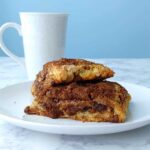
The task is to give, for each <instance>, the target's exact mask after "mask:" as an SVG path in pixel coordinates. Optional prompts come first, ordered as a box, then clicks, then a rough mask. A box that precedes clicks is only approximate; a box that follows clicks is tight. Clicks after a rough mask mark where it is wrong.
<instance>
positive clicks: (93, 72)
mask: <svg viewBox="0 0 150 150" xmlns="http://www.w3.org/2000/svg"><path fill="white" fill-rule="evenodd" d="M113 75H114V72H113V71H112V70H111V69H110V68H108V67H106V66H104V65H102V64H97V63H94V62H90V61H86V60H82V59H66V58H62V59H60V60H57V61H52V62H49V63H47V64H45V65H44V67H43V70H42V71H41V72H40V73H39V74H38V75H37V78H36V80H35V82H34V84H33V86H32V94H33V95H34V96H39V95H43V94H44V93H45V91H46V90H47V89H49V88H50V87H51V86H53V85H56V84H62V83H71V82H75V81H89V80H104V79H106V78H110V77H112V76H113Z"/></svg>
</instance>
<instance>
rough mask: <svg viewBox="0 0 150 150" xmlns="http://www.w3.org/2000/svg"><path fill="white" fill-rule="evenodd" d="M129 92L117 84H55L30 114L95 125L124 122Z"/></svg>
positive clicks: (28, 109)
mask: <svg viewBox="0 0 150 150" xmlns="http://www.w3.org/2000/svg"><path fill="white" fill-rule="evenodd" d="M130 98H131V97H130V95H129V93H128V92H127V90H126V89H125V88H124V87H122V86H121V85H119V84H118V83H116V82H109V81H88V82H87V81H86V82H72V83H69V84H65V85H62V84H61V85H53V86H51V87H49V89H48V90H47V91H46V92H45V94H44V95H42V96H39V97H35V100H34V101H33V103H32V105H31V106H27V107H26V109H25V112H26V113H27V114H36V115H42V116H47V117H50V118H70V119H75V120H81V121H83V122H85V121H90V122H91V121H92V122H118V123H119V122H124V121H125V119H126V114H127V110H128V104H129V101H130Z"/></svg>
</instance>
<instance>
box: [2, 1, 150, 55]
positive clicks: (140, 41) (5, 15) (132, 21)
mask: <svg viewBox="0 0 150 150" xmlns="http://www.w3.org/2000/svg"><path fill="white" fill-rule="evenodd" d="M20 11H60V12H61V11H65V12H68V13H70V18H69V22H68V31H67V41H66V42H67V43H66V52H65V55H66V56H68V57H89V58H100V57H109V58H110V57H115V58H116V57H122V58H126V57H128V58H130V57H150V1H149V0H143V1H142V0H124V1H122V0H74V1H73V0H22V1H21V0H1V1H0V25H2V24H3V23H5V22H7V21H15V22H18V23H19V16H18V12H20ZM4 39H5V41H6V44H7V45H8V47H9V48H11V49H12V50H13V52H14V53H15V54H17V55H19V56H23V48H22V40H21V38H20V37H19V36H18V35H17V32H16V31H14V30H12V29H10V30H8V31H7V32H6V34H5V36H4ZM0 55H1V56H4V54H3V52H2V51H0Z"/></svg>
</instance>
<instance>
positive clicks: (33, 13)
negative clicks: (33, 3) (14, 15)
mask: <svg viewBox="0 0 150 150" xmlns="http://www.w3.org/2000/svg"><path fill="white" fill-rule="evenodd" d="M19 14H25V15H64V16H68V15H69V13H66V12H19Z"/></svg>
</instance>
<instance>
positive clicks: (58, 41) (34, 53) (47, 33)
mask: <svg viewBox="0 0 150 150" xmlns="http://www.w3.org/2000/svg"><path fill="white" fill-rule="evenodd" d="M67 19H68V14H66V13H34V12H31V13H30V12H21V13H20V20H21V25H19V24H17V23H13V22H8V23H5V24H3V25H2V26H1V27H0V47H1V49H2V50H3V51H4V52H5V53H6V54H7V55H8V56H9V57H10V58H12V59H13V60H14V61H16V62H17V63H19V64H20V65H22V66H25V67H26V70H27V74H28V78H29V79H30V80H33V79H35V76H36V74H37V73H38V72H39V71H40V70H41V69H42V66H43V65H44V64H45V63H46V62H48V61H50V60H54V59H58V58H60V57H63V54H64V48H65V35H66V26H67ZM10 27H11V28H15V29H16V30H17V31H18V33H19V35H21V36H22V37H23V46H24V55H25V64H24V63H23V62H21V61H20V59H19V57H18V56H16V55H14V54H13V53H12V52H11V51H10V50H9V49H8V48H7V47H6V46H5V44H4V42H3V33H4V31H5V30H6V29H7V28H10Z"/></svg>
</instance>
